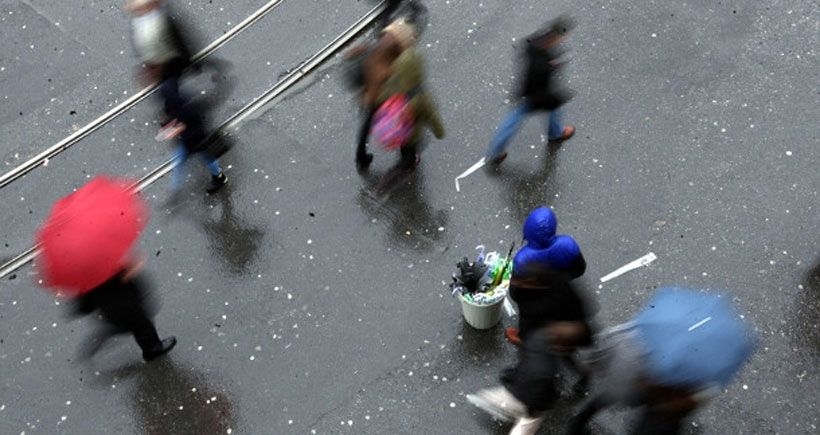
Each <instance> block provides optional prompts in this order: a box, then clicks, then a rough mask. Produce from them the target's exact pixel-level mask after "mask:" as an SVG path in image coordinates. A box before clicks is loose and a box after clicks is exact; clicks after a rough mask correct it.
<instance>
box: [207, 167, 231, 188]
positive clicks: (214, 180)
mask: <svg viewBox="0 0 820 435" xmlns="http://www.w3.org/2000/svg"><path fill="white" fill-rule="evenodd" d="M226 184H228V177H226V176H225V174H224V173H222V172H220V173H219V175H211V182H210V183H208V187H206V188H205V190H206V191H207V192H208V193H214V192H216V191H217V190H219V189H221V188H222V186H224V185H226Z"/></svg>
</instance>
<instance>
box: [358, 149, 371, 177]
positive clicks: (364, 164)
mask: <svg viewBox="0 0 820 435" xmlns="http://www.w3.org/2000/svg"><path fill="white" fill-rule="evenodd" d="M372 162H373V154H370V153H365V154H364V155H360V156H359V155H357V156H356V170H357V171H359V172H366V171H367V168H369V167H370V163H372Z"/></svg>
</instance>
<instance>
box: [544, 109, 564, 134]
mask: <svg viewBox="0 0 820 435" xmlns="http://www.w3.org/2000/svg"><path fill="white" fill-rule="evenodd" d="M563 115H564V114H563V113H562V112H561V108H560V107H559V108H557V109H555V110H553V111H552V112H550V113H549V117H548V119H547V138H549V140H555V139H558V138H560V137H561V135H562V134H564V123H563V122H562V120H563V117H564V116H563Z"/></svg>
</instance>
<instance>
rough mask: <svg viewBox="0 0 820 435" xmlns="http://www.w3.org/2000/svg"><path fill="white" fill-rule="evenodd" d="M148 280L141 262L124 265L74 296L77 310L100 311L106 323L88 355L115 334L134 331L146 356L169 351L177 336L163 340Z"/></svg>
mask: <svg viewBox="0 0 820 435" xmlns="http://www.w3.org/2000/svg"><path fill="white" fill-rule="evenodd" d="M149 297H150V295H149V291H148V286H147V281H146V279H145V277H144V276H143V275H141V274H140V272H139V266H137V265H132V266H129V267H127V268H124V269H123V270H121V271H120V272H119V273H117V274H116V275H114V276H113V277H111V278H110V279H109V280H108V281H106V282H104V283H102V284H100V285H99V286H97V287H95V288H94V289H92V290H90V291H89V292H87V293H84V294H83V295H82V296H79V297H78V298H77V299H75V300H74V312H75V314H78V315H89V314H91V313H93V312H95V311H96V312H99V314H100V317H101V319H102V321H103V327H102V328H101V330H100V331H99V333H98V334H97V337H96V340H95V341H94V342H92V343H90V345H89V346H88V347H87V348H86V354H87V355H86V356H88V357H90V356H93V355H94V354H95V353H96V352H97V351H98V350H99V349H100V348H101V347H102V345H103V344H104V343H105V341H106V340H107V339H108V338H110V337H111V336H113V335H116V334H124V333H130V334H132V335H133V336H134V340H135V341H136V342H137V345H139V347H140V349H142V358H143V359H144V360H145V361H151V360H153V359H155V358H157V357H159V356H161V355H164V354H166V353H168V352H169V351H170V350H171V349H173V348H174V346H176V343H177V339H176V338H175V337H173V336H169V337H167V338H165V339H162V340H160V338H159V335H158V334H157V329H156V327H155V326H154V322H153V321H152V320H151V318H152V317H153V313H152V311H153V310H152V309H151V307H150V306H151V304H150V300H149Z"/></svg>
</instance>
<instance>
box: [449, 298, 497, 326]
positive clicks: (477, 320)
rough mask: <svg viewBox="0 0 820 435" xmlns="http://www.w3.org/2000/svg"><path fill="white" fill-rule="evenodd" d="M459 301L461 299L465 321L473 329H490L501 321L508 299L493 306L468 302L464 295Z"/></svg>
mask: <svg viewBox="0 0 820 435" xmlns="http://www.w3.org/2000/svg"><path fill="white" fill-rule="evenodd" d="M459 299H461V313H462V314H464V320H466V321H467V323H468V324H469V325H470V326H472V327H473V328H475V329H490V328H492V327H493V326H495V325H497V324H498V322H500V321H501V311H502V309H503V307H504V300H505V299H506V298H501V299H499V300H498V302H495V303H493V304H491V305H481V304H477V303H475V302H471V301H468V300H467V299H465V298H464V295H460V297H459Z"/></svg>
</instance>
